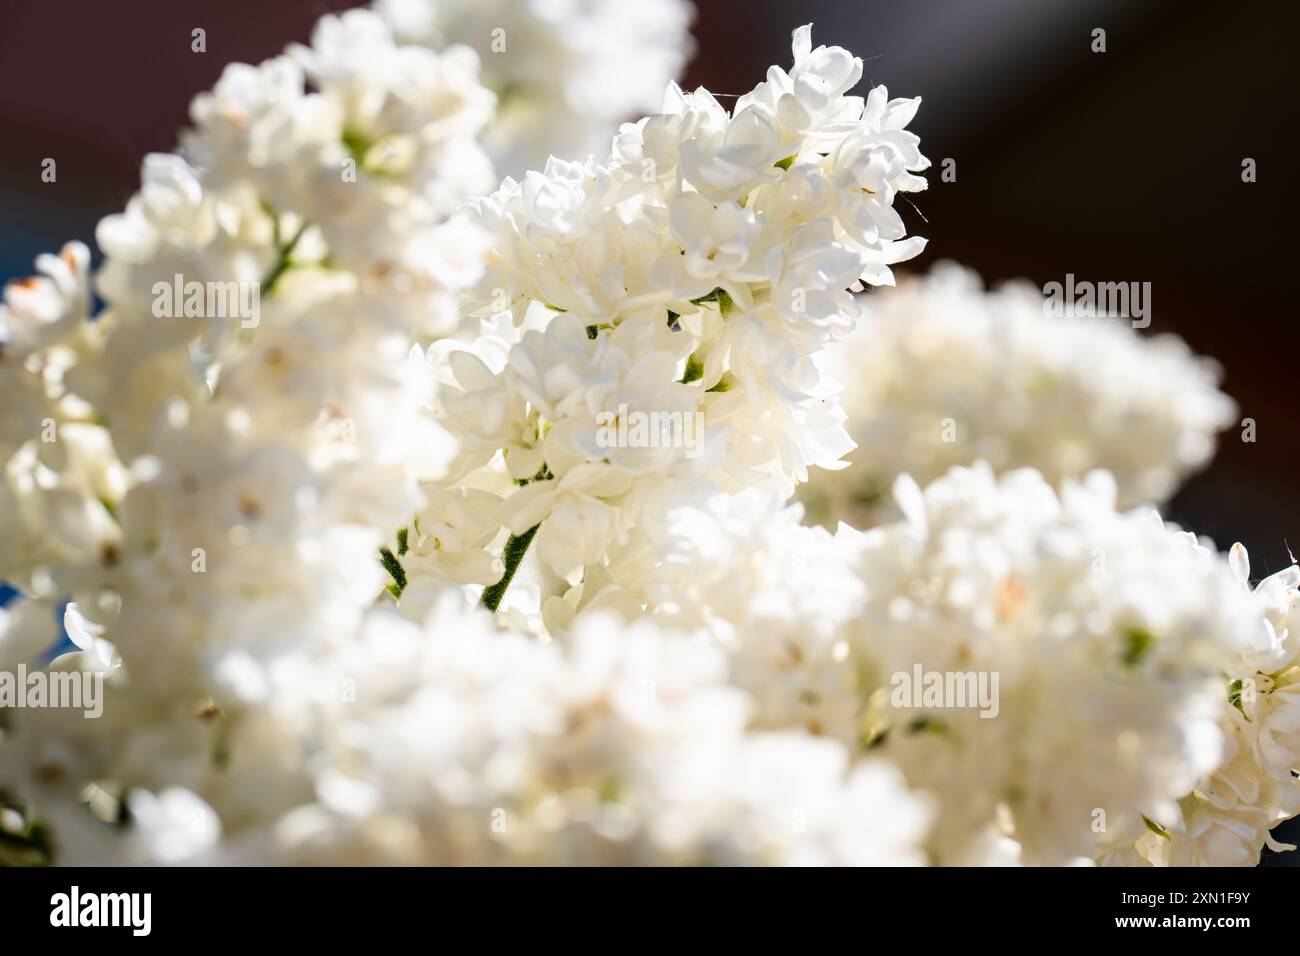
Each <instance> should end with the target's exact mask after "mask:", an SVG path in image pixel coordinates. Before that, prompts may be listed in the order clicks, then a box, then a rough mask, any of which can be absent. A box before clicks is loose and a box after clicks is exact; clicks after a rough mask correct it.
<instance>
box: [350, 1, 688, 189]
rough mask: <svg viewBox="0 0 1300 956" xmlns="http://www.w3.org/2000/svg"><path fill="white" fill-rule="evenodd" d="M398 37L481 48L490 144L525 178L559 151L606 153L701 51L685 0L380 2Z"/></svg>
mask: <svg viewBox="0 0 1300 956" xmlns="http://www.w3.org/2000/svg"><path fill="white" fill-rule="evenodd" d="M374 6H375V10H376V11H377V12H378V13H380V14H381V15H382V16H383V17H384V18H385V19H386V20H387V21H388V22H389V23H390V24H392V26H393V29H394V31H395V33H396V34H397V36H398V38H399V39H400V40H401V41H402V42H405V43H417V44H422V45H425V46H430V47H432V48H434V49H443V48H445V47H447V46H450V45H452V44H464V45H465V46H468V47H471V48H473V49H474V50H477V51H478V53H479V55H480V57H481V59H482V63H483V82H484V83H485V84H486V85H487V87H488V88H489V89H490V90H492V91H493V92H495V93H496V94H497V98H498V107H497V116H496V119H495V121H494V122H493V123H492V125H491V126H490V127H489V128H488V129H487V130H486V131H485V133H484V137H483V142H484V145H485V146H486V147H487V149H488V151H489V152H490V153H491V154H492V157H493V159H494V160H495V162H496V164H497V168H498V170H499V171H500V172H501V173H502V174H503V175H504V174H509V175H512V176H518V175H520V174H522V173H523V172H524V171H525V170H528V169H537V168H540V167H541V166H543V165H544V164H545V163H546V160H547V159H548V158H549V157H550V156H552V155H556V156H565V157H573V158H581V157H585V156H587V155H588V154H589V153H595V154H597V155H602V154H604V153H605V152H606V151H607V150H608V148H609V138H610V137H611V136H612V135H613V134H614V131H615V130H616V129H617V128H618V125H619V124H620V123H622V122H623V121H625V120H629V119H632V118H634V117H637V116H641V115H643V114H645V113H649V112H651V111H652V110H654V109H656V108H658V106H659V102H660V100H661V99H662V97H663V91H664V86H665V84H666V83H667V82H668V81H669V80H671V79H673V78H675V77H676V76H678V74H679V73H680V72H681V69H682V67H683V66H684V65H685V62H686V60H687V59H688V58H689V57H690V55H691V52H692V42H691V35H690V32H689V27H690V23H691V19H692V17H693V16H694V12H695V11H694V8H693V7H692V6H691V5H690V4H689V3H687V2H686V0H636V2H634V3H629V2H627V0H558V2H556V0H547V2H539V0H375V4H374Z"/></svg>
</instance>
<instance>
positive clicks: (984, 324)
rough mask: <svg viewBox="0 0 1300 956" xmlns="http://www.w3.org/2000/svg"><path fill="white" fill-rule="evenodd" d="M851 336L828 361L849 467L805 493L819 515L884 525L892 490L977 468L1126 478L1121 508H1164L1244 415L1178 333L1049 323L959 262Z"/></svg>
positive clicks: (1023, 291) (901, 292)
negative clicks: (851, 449)
mask: <svg viewBox="0 0 1300 956" xmlns="http://www.w3.org/2000/svg"><path fill="white" fill-rule="evenodd" d="M862 304H863V305H864V306H865V316H864V318H863V319H862V320H861V321H860V322H859V324H858V327H857V331H856V332H855V333H854V334H853V335H852V337H850V338H848V339H845V340H842V341H840V342H837V343H835V344H834V345H832V346H830V347H829V350H828V359H829V360H828V362H827V366H828V373H829V374H830V375H832V376H833V377H834V378H836V379H838V380H839V381H842V382H844V383H845V384H846V388H845V391H844V393H843V395H842V400H843V402H844V405H845V408H846V410H847V412H848V415H849V420H848V423H849V433H850V434H851V435H852V437H853V439H854V441H855V442H856V443H857V444H858V446H859V448H860V449H861V450H860V451H859V452H857V454H856V455H855V456H853V460H854V464H853V465H852V467H850V468H848V469H846V470H844V471H841V472H837V473H834V474H830V473H827V472H821V473H818V474H816V475H815V476H814V479H813V481H812V482H811V483H810V485H809V486H808V487H806V488H804V489H803V490H802V493H803V496H804V500H805V501H807V502H808V504H809V507H810V509H811V511H812V512H813V514H814V516H816V517H817V518H819V519H822V520H831V521H834V520H837V519H840V518H843V519H844V520H848V521H852V522H853V523H854V524H857V525H859V526H866V525H869V524H873V523H876V522H878V521H881V520H888V518H889V512H888V510H887V508H886V507H884V502H883V500H882V495H883V494H884V492H885V491H886V490H887V489H888V488H889V486H890V484H891V483H892V481H893V480H894V478H895V477H896V476H897V475H899V474H903V473H907V474H911V475H912V477H914V478H915V479H916V480H917V481H920V482H922V483H924V482H927V481H931V480H933V479H935V478H937V477H939V476H940V475H942V474H943V473H944V472H945V471H946V470H947V469H949V468H951V467H952V466H954V465H963V464H969V463H971V462H973V461H976V460H978V459H983V460H985V461H988V462H989V463H990V464H991V465H992V466H993V467H994V469H995V470H997V471H999V472H1003V471H1009V470H1011V469H1013V468H1018V467H1032V468H1036V469H1038V470H1039V471H1041V472H1042V473H1043V474H1044V475H1045V476H1046V477H1047V478H1048V480H1050V481H1051V482H1052V483H1053V484H1057V485H1059V484H1060V483H1061V482H1062V481H1063V480H1064V479H1067V478H1078V477H1081V476H1082V475H1084V474H1086V473H1087V472H1088V471H1090V470H1091V469H1094V468H1104V469H1106V470H1108V471H1110V472H1111V473H1112V474H1114V476H1115V479H1116V482H1117V483H1118V486H1119V502H1120V504H1121V505H1122V506H1125V507H1130V506H1132V505H1136V504H1141V503H1146V502H1154V503H1160V502H1162V501H1164V500H1165V499H1167V498H1168V497H1169V496H1170V495H1172V494H1173V492H1174V491H1175V490H1176V489H1177V487H1178V485H1179V483H1180V481H1181V480H1182V479H1183V478H1184V477H1185V476H1186V475H1187V474H1189V473H1190V472H1192V471H1194V470H1195V469H1197V468H1199V467H1201V466H1202V465H1203V464H1204V463H1205V462H1206V461H1208V459H1209V457H1210V455H1211V454H1212V452H1213V450H1214V435H1215V432H1217V431H1218V430H1219V429H1221V428H1223V427H1225V426H1226V425H1227V424H1228V423H1229V422H1231V421H1232V420H1233V416H1234V406H1233V403H1232V401H1231V400H1230V399H1228V398H1227V397H1226V396H1225V395H1224V394H1223V393H1222V392H1220V391H1219V390H1218V388H1217V387H1216V386H1217V383H1218V380H1219V377H1220V373H1219V371H1218V369H1217V367H1216V366H1215V365H1214V364H1213V363H1212V362H1209V361H1207V360H1205V359H1200V358H1197V357H1195V356H1193V355H1192V354H1191V353H1190V352H1189V351H1188V349H1187V347H1186V345H1184V344H1183V342H1182V341H1180V340H1179V339H1177V338H1175V337H1173V336H1171V335H1167V334H1166V335H1159V336H1154V337H1140V336H1139V335H1138V334H1137V333H1136V332H1135V331H1133V330H1132V329H1131V328H1129V327H1128V326H1127V325H1125V324H1123V323H1121V322H1119V321H1118V320H1112V319H1105V318H1079V319H1068V318H1052V317H1049V316H1047V315H1045V314H1044V311H1043V303H1042V297H1041V295H1039V294H1038V293H1037V291H1036V290H1033V289H1031V288H1029V287H1028V286H1026V285H1019V284H1017V285H1008V286H1004V287H1003V288H1001V289H998V290H997V291H995V292H984V291H982V290H981V287H980V281H979V279H978V278H977V277H976V276H975V275H974V274H973V273H971V272H968V271H966V270H963V269H960V268H959V267H957V266H954V265H951V264H943V265H940V266H937V267H935V269H934V271H933V272H932V273H931V275H930V276H929V277H928V278H926V279H924V280H921V281H917V282H909V283H907V284H906V285H904V286H902V287H900V288H899V289H897V290H896V291H883V292H878V293H875V294H872V295H871V296H864V297H863V298H862Z"/></svg>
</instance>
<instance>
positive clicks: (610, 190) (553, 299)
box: [408, 27, 928, 606]
mask: <svg viewBox="0 0 1300 956" xmlns="http://www.w3.org/2000/svg"><path fill="white" fill-rule="evenodd" d="M861 75H862V63H861V60H859V59H858V58H856V57H854V56H852V55H851V54H849V53H848V52H847V51H845V50H843V49H840V48H837V47H817V48H816V49H814V48H813V46H812V40H811V35H810V31H809V29H808V28H806V27H805V28H803V29H800V30H797V31H796V32H795V35H794V66H793V68H792V69H791V70H790V71H789V72H786V71H785V70H782V69H780V68H778V67H773V68H772V69H771V70H769V72H768V77H767V80H766V81H765V82H763V83H760V84H759V85H758V86H757V87H756V88H755V89H754V90H753V91H752V92H750V93H748V94H746V95H744V96H742V97H740V98H739V99H738V100H737V102H736V104H735V108H734V110H733V111H731V112H728V111H727V110H726V109H724V108H723V107H722V106H721V105H720V104H719V103H718V102H717V100H716V99H714V97H713V96H712V95H711V94H709V93H708V92H707V91H705V90H698V91H696V92H694V93H686V92H683V91H682V90H681V89H679V88H678V87H677V86H675V85H674V86H672V87H670V89H669V91H668V94H667V96H666V98H665V101H664V111H663V113H661V114H658V115H656V116H652V117H650V118H648V119H645V120H642V121H641V122H639V123H636V124H633V125H627V126H625V127H624V128H623V129H622V130H621V131H620V133H619V135H618V137H617V138H616V139H615V141H614V146H613V154H612V156H611V157H610V159H609V160H608V161H605V162H596V161H594V160H587V161H584V162H566V161H562V160H557V159H552V160H551V161H549V162H548V163H547V166H546V169H545V171H544V172H530V173H528V174H527V175H525V176H524V177H523V179H522V180H520V181H515V180H513V179H506V180H505V182H504V184H503V185H502V188H501V189H500V190H499V191H497V192H496V193H494V194H492V195H491V196H489V197H486V198H484V199H481V200H477V201H475V203H474V210H475V213H476V215H475V216H474V217H473V218H472V221H473V222H474V224H476V225H479V226H480V227H482V228H483V229H485V230H486V231H488V232H489V233H490V234H491V236H492V240H491V251H490V253H489V256H488V266H487V269H486V271H485V273H484V277H483V279H482V280H481V281H480V283H479V284H478V285H477V287H476V288H475V290H474V291H473V292H472V293H471V294H470V295H469V296H468V301H469V306H468V307H469V309H470V313H471V314H473V315H478V316H480V317H481V318H482V320H483V325H482V331H481V333H480V334H479V335H478V336H477V337H476V338H474V339H472V340H471V341H468V342H464V341H459V340H445V341H444V342H443V343H441V344H442V346H443V347H444V348H443V350H442V354H441V355H440V361H439V362H438V365H439V374H440V376H441V378H442V384H443V387H442V389H441V390H440V398H439V402H440V406H441V415H440V420H441V421H442V423H443V424H444V425H445V426H446V428H447V429H448V431H449V432H450V433H451V434H452V435H454V436H455V437H456V439H457V440H458V441H459V443H460V454H459V456H458V458H457V461H456V463H455V465H454V466H453V469H452V474H453V476H454V479H455V481H454V484H453V486H452V487H454V488H455V489H456V491H457V493H456V494H454V495H451V496H446V497H445V498H444V499H443V503H444V505H445V509H446V513H445V514H437V513H434V514H423V515H421V516H420V518H419V521H418V538H419V541H420V542H427V541H428V539H429V538H430V536H431V535H432V536H433V537H435V538H437V540H438V544H437V546H436V547H435V548H434V550H435V551H437V552H438V556H437V560H436V562H433V563H430V562H427V561H421V562H417V567H416V571H417V573H418V572H420V571H430V572H433V573H440V572H443V573H445V572H446V571H447V570H453V571H456V570H461V569H463V568H464V567H465V564H464V562H462V561H459V560H455V559H454V558H453V556H451V555H449V554H448V551H449V548H450V547H452V546H453V545H461V546H464V547H470V548H476V547H479V546H480V544H481V542H482V541H484V540H485V539H486V538H489V537H491V536H492V534H493V533H494V532H495V530H496V528H497V526H504V527H505V528H507V529H508V530H509V531H510V533H511V535H512V536H513V538H512V541H520V542H523V543H525V544H526V543H527V542H528V541H530V540H531V538H532V536H533V535H534V534H535V535H536V544H535V545H534V547H535V549H536V553H537V554H538V556H539V557H540V558H541V560H542V562H543V563H544V564H545V566H546V570H547V571H548V572H549V573H551V574H552V575H555V576H558V577H559V578H562V579H565V580H567V581H569V583H571V584H578V583H580V582H581V581H582V580H583V579H584V578H589V577H590V576H591V575H592V574H594V573H603V572H604V571H608V570H609V569H610V568H611V567H617V566H618V565H620V564H622V563H626V562H624V561H621V560H620V559H621V558H624V557H626V555H627V554H628V553H631V552H636V551H638V550H643V549H644V547H645V546H646V544H647V542H646V535H647V527H648V525H649V523H650V522H649V521H648V520H647V515H652V514H654V513H655V512H656V511H657V510H661V509H662V508H663V506H664V503H666V502H678V501H681V500H682V499H683V497H685V496H690V495H696V496H698V495H699V494H701V493H702V492H701V491H700V490H699V489H701V488H708V487H712V488H717V489H721V490H724V491H739V490H742V489H745V488H749V487H765V488H772V489H777V490H778V491H779V492H780V493H782V494H783V495H784V494H788V493H789V491H790V490H791V488H792V487H793V485H794V483H796V482H799V481H804V480H806V479H807V477H808V469H809V468H810V467H814V466H816V467H829V468H834V467H839V466H840V457H841V456H842V455H843V454H844V453H845V452H846V451H848V450H849V449H851V448H852V442H851V441H850V440H849V437H848V434H847V432H846V431H845V429H844V426H843V419H844V415H843V412H842V411H841V410H840V408H839V406H838V404H837V403H836V401H835V398H834V390H833V387H832V386H830V385H829V384H828V383H827V381H826V379H825V377H824V376H823V374H822V372H821V369H820V367H819V362H820V359H821V357H822V355H823V353H824V349H825V346H826V345H827V344H828V343H829V342H831V341H833V340H834V339H836V338H837V337H840V336H843V335H845V334H847V333H848V332H849V331H850V330H851V329H852V327H853V321H854V316H855V314H856V307H855V305H854V300H853V296H852V294H851V291H850V290H855V289H861V288H863V287H865V286H866V285H871V284H881V283H888V282H891V281H892V274H891V272H890V268H889V267H890V265H891V264H893V263H895V262H898V261H900V260H903V259H907V258H909V257H911V256H914V255H916V254H917V253H918V252H919V251H920V250H921V249H922V248H923V246H924V240H922V239H919V238H916V237H908V236H907V235H906V228H905V226H904V225H903V221H902V219H901V218H900V217H899V215H898V213H897V212H895V210H894V208H893V200H894V198H895V196H896V195H897V194H898V193H899V192H903V191H914V190H920V189H923V188H924V187H925V180H924V179H923V178H921V177H920V176H918V175H917V173H918V172H920V171H921V170H923V169H925V167H926V166H927V165H928V162H927V160H926V159H925V157H924V156H923V155H922V154H921V152H920V150H919V148H918V147H919V140H918V138H917V137H916V136H915V134H912V133H909V132H908V131H907V130H906V129H905V127H906V125H907V123H908V122H909V121H910V120H911V118H912V116H913V115H914V114H915V112H916V109H917V107H918V105H919V101H918V100H908V99H893V100H891V99H889V97H888V95H887V93H886V91H885V90H884V88H882V87H877V88H876V89H874V90H872V91H871V92H870V94H869V95H868V96H867V97H866V98H865V99H864V98H862V97H858V96H853V95H850V94H849V92H848V91H849V90H850V89H851V88H852V87H853V86H855V85H856V84H857V82H858V80H859V79H860V78H861ZM665 418H669V419H671V420H672V421H673V422H677V423H680V424H681V425H682V426H683V428H682V429H681V430H680V431H681V433H680V434H679V433H677V432H672V433H670V434H667V435H664V434H662V432H663V430H662V429H655V428H653V427H652V428H651V429H648V430H645V434H644V435H643V438H644V439H648V440H636V438H635V434H634V433H632V432H631V428H630V427H628V426H632V427H635V426H637V425H639V424H641V423H642V422H644V421H645V420H651V421H656V420H657V421H660V422H662V421H663V420H664V419H665ZM625 433H626V434H628V435H630V436H631V437H629V438H627V440H623V438H624V434H625ZM661 437H662V438H664V439H666V440H662V441H661V440H660V438H661ZM512 482H513V483H514V485H516V486H518V487H512V484H511V483H512ZM486 496H495V497H486ZM431 528H432V529H435V530H432V531H431V530H429V529H431ZM448 528H449V529H452V530H454V532H455V534H453V535H451V536H448V535H444V534H443V533H442V531H443V530H444V529H448ZM418 548H419V545H417V553H418V554H420V555H421V556H422V557H423V553H422V552H419V551H418ZM426 550H427V549H426ZM506 563H507V565H509V564H510V562H509V560H507V562H506ZM448 566H450V568H449V567H448ZM507 573H509V569H508V570H507ZM499 574H500V569H496V570H495V571H494V572H493V575H494V576H498V575H499ZM415 576H416V575H412V574H411V573H410V572H408V578H411V577H415ZM453 580H454V578H453ZM481 583H483V584H490V583H491V581H490V580H483V581H481ZM490 606H495V605H490Z"/></svg>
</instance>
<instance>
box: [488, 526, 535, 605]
mask: <svg viewBox="0 0 1300 956" xmlns="http://www.w3.org/2000/svg"><path fill="white" fill-rule="evenodd" d="M540 527H541V524H540V523H538V524H535V525H533V526H532V527H531V528H529V529H528V530H527V531H525V532H524V533H523V534H518V535H515V534H512V535H511V536H510V540H509V541H507V542H506V549H505V552H504V557H505V562H506V570H505V573H504V574H502V575H501V580H500V581H498V582H497V583H496V584H494V585H492V586H491V587H489V588H486V589H484V591H483V599H482V600H481V601H480V602H479V604H480V605H481V606H482V607H485V608H487V609H488V610H489V611H492V612H494V613H495V612H496V609H497V608H498V607H500V606H501V599H502V598H503V597H505V594H506V588H508V587H510V582H511V581H512V580H514V576H515V572H516V571H517V570H519V565H520V563H521V562H522V561H523V560H524V554H525V553H526V552H527V551H528V546H529V545H530V544H532V543H533V538H534V536H536V534H537V529H538V528H540Z"/></svg>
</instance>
